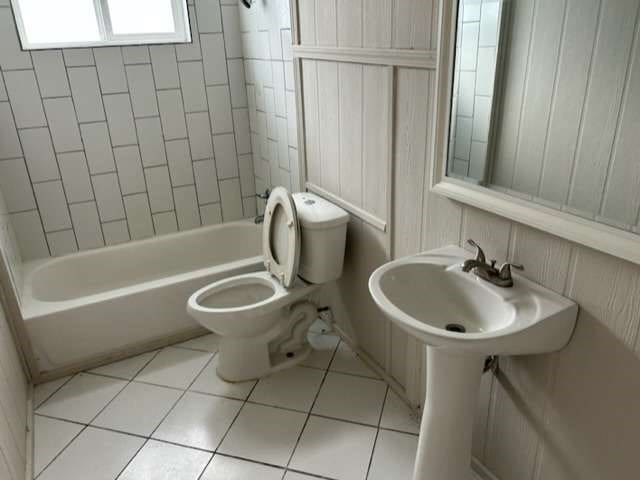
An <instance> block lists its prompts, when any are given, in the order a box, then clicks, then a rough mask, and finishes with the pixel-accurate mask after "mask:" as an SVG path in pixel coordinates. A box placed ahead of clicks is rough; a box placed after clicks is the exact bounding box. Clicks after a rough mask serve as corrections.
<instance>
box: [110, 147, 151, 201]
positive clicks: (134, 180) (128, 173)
mask: <svg viewBox="0 0 640 480" xmlns="http://www.w3.org/2000/svg"><path fill="white" fill-rule="evenodd" d="M113 153H114V155H115V158H116V165H117V166H118V178H119V179H120V188H121V190H122V194H123V195H129V194H132V193H140V192H145V191H146V190H147V186H146V184H145V181H144V173H143V171H142V162H141V161H140V151H139V149H138V146H137V145H130V146H128V147H117V148H114V149H113Z"/></svg>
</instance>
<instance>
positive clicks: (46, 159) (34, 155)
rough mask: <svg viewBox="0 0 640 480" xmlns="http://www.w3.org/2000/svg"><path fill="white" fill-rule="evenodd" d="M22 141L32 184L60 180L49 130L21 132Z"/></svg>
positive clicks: (35, 129)
mask: <svg viewBox="0 0 640 480" xmlns="http://www.w3.org/2000/svg"><path fill="white" fill-rule="evenodd" d="M20 140H21V141H22V148H23V149H24V157H25V160H26V162H27V168H28V169H29V175H30V176H31V181H32V182H44V181H46V180H55V179H57V178H60V173H59V172H58V164H57V163H56V155H55V153H54V151H53V144H52V143H51V134H50V133H49V129H48V128H46V127H45V128H29V129H27V130H20Z"/></svg>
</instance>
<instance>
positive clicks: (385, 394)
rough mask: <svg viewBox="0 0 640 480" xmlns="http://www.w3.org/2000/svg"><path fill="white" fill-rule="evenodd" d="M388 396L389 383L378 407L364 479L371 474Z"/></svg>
mask: <svg viewBox="0 0 640 480" xmlns="http://www.w3.org/2000/svg"><path fill="white" fill-rule="evenodd" d="M388 396H389V385H387V389H386V390H385V392H384V399H383V400H382V408H381V409H380V416H379V417H378V426H377V428H376V437H375V438H374V440H373V447H372V448H371V454H370V456H369V465H368V466H367V473H366V474H365V477H364V478H365V479H367V478H369V475H370V474H371V466H372V465H373V457H374V455H375V453H376V446H377V445H378V436H379V435H380V423H382V414H383V413H384V407H385V404H386V403H387V397H388Z"/></svg>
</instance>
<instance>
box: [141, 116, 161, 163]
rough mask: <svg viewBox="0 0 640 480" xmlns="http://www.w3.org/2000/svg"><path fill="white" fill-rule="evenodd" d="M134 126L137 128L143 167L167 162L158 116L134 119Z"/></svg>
mask: <svg viewBox="0 0 640 480" xmlns="http://www.w3.org/2000/svg"><path fill="white" fill-rule="evenodd" d="M136 126H137V128H138V139H139V141H140V154H141V155H142V164H143V165H144V166H145V167H153V166H155V165H164V164H165V163H167V154H166V152H165V150H164V139H163V138H162V127H161V126H160V119H159V118H158V117H150V118H139V119H138V120H136Z"/></svg>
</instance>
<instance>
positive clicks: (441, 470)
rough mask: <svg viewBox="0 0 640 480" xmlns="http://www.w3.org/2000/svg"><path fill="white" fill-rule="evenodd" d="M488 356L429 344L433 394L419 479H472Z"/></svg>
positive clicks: (424, 426) (427, 405)
mask: <svg viewBox="0 0 640 480" xmlns="http://www.w3.org/2000/svg"><path fill="white" fill-rule="evenodd" d="M484 359H485V355H481V354H476V353H467V352H457V351H452V350H450V349H444V348H435V347H431V346H427V396H426V399H425V402H424V408H423V412H422V423H421V425H420V438H419V441H418V451H417V455H416V463H415V470H414V475H413V480H470V479H471V478H472V477H471V435H472V431H473V420H474V417H475V411H476V400H477V397H478V391H479V389H480V377H481V376H482V370H483V368H484Z"/></svg>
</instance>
